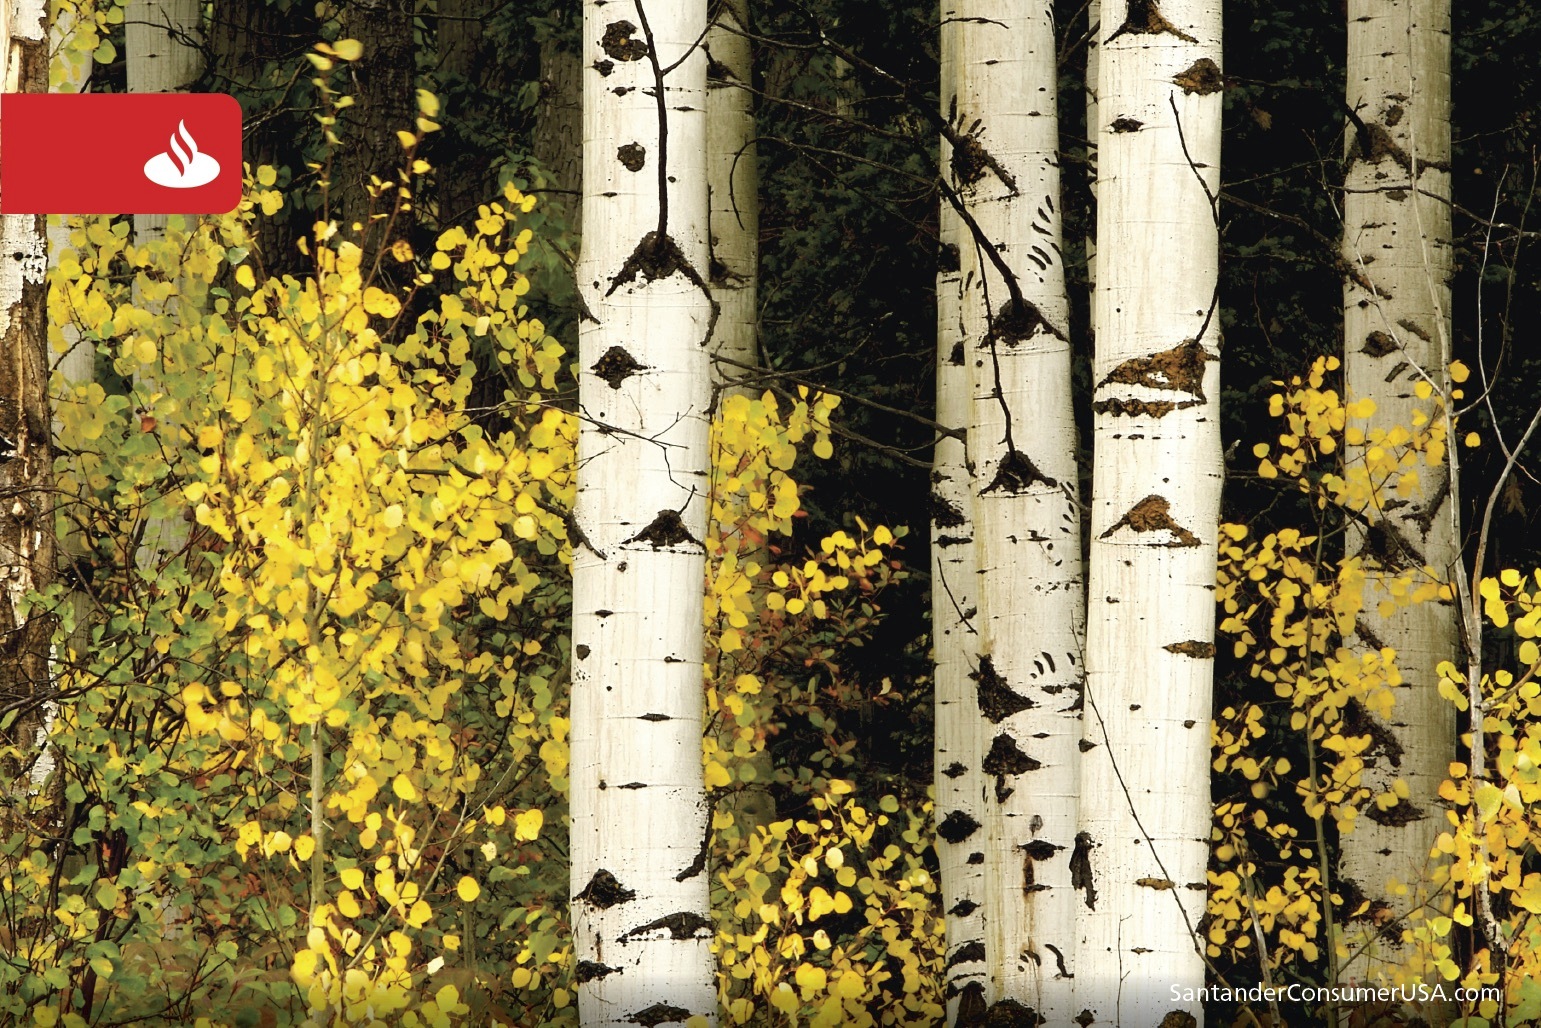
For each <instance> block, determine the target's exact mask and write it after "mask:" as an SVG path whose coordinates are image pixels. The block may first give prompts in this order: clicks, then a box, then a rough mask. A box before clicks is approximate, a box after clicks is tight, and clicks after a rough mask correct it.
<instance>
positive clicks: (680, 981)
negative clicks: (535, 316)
mask: <svg viewBox="0 0 1541 1028" xmlns="http://www.w3.org/2000/svg"><path fill="white" fill-rule="evenodd" d="M706 26H707V10H706V2H705V0H674V2H670V3H662V2H656V0H655V2H648V0H637V2H635V3H633V4H614V3H600V2H596V0H590V2H588V3H586V4H585V5H584V26H583V52H582V56H581V59H582V61H583V64H584V72H583V75H584V140H585V147H584V168H583V182H584V207H585V210H584V219H583V220H584V224H586V225H588V226H589V227H590V230H589V233H588V236H587V238H585V240H584V243H583V252H582V257H581V259H580V263H579V268H578V285H579V289H580V291H581V293H582V296H583V300H584V302H585V306H586V307H587V310H588V312H589V314H590V315H591V318H585V319H584V321H583V323H582V328H581V332H580V336H579V355H580V359H579V364H580V366H581V374H580V378H579V404H580V407H581V414H580V418H581V420H580V425H581V428H580V432H579V437H578V467H579V480H578V497H577V501H576V506H575V509H574V517H573V524H574V533H573V542H574V547H573V637H572V643H573V657H574V659H573V683H572V770H571V774H570V782H571V811H572V867H571V875H572V879H571V880H572V915H573V936H574V945H575V949H576V955H577V959H578V964H577V973H576V980H577V982H578V1001H579V1016H580V1021H581V1023H582V1024H583V1025H584V1026H585V1028H592V1026H599V1025H615V1026H617V1028H620V1026H629V1025H632V1024H636V1023H642V1024H652V1023H658V1022H662V1021H684V1020H685V1019H686V1018H688V1017H690V1016H693V1015H700V1016H702V1017H705V1018H707V1019H708V1020H711V1021H715V1016H716V1014H715V1012H716V986H715V974H714V966H713V959H712V954H711V950H710V948H709V946H710V941H711V938H712V922H711V917H710V909H709V904H708V895H707V884H708V883H707V874H706V866H707V846H706V839H707V834H706V833H707V801H706V795H705V788H704V782H703V778H702V768H701V729H702V656H703V653H702V613H703V606H702V604H703V600H702V591H701V590H702V583H703V581H704V580H705V572H706V566H705V553H704V547H703V545H702V543H701V541H700V540H702V539H703V538H705V534H706V524H707V521H706V519H707V509H706V502H705V501H706V491H707V443H708V422H707V407H708V404H709V402H710V366H709V353H708V350H707V348H706V345H705V344H706V342H707V340H708V338H709V336H710V332H711V324H710V322H711V314H712V307H711V297H710V295H709V293H708V286H707V282H706V274H707V253H708V247H707V188H706V160H705V154H706V115H705V112H706V102H707V101H706V53H705V51H704V50H703V49H701V48H700V47H698V46H696V43H697V41H698V40H700V39H701V38H702V36H703V34H704V33H705V30H706ZM676 64H677V67H672V68H671V67H670V66H671V65H676ZM666 68H667V69H670V70H668V71H667V73H665V72H664V70H663V69H666ZM660 86H662V88H660Z"/></svg>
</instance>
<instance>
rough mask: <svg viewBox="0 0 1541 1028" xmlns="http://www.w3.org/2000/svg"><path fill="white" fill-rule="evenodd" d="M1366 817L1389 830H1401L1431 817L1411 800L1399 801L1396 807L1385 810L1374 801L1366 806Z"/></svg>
mask: <svg viewBox="0 0 1541 1028" xmlns="http://www.w3.org/2000/svg"><path fill="white" fill-rule="evenodd" d="M1364 816H1365V817H1367V818H1369V819H1370V820H1371V821H1374V822H1375V823H1376V824H1378V825H1383V826H1385V827H1387V828H1401V827H1402V826H1403V825H1410V824H1412V823H1413V822H1414V821H1422V820H1423V819H1424V818H1426V817H1428V816H1429V815H1428V814H1427V813H1425V812H1424V809H1423V808H1422V807H1420V806H1418V804H1416V803H1413V802H1411V801H1409V800H1398V801H1397V803H1396V805H1395V806H1392V807H1388V808H1386V809H1384V810H1383V809H1381V805H1380V804H1379V803H1376V802H1375V801H1374V800H1373V799H1372V800H1370V801H1369V802H1368V803H1366V804H1365V806H1364Z"/></svg>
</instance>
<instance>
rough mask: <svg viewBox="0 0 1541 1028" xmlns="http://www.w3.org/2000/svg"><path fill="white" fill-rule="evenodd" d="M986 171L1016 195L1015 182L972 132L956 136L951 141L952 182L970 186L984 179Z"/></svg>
mask: <svg viewBox="0 0 1541 1028" xmlns="http://www.w3.org/2000/svg"><path fill="white" fill-rule="evenodd" d="M986 171H990V172H994V174H995V177H996V178H998V179H1000V181H1001V184H1002V185H1003V186H1005V187H1006V188H1007V189H1009V190H1011V192H1012V193H1013V194H1015V193H1016V191H1017V180H1016V179H1015V178H1013V177H1012V175H1011V173H1010V172H1009V171H1007V170H1006V169H1005V168H1003V167H1002V166H1001V164H1000V162H999V161H997V160H996V159H995V158H994V157H992V156H991V155H990V151H989V150H986V149H985V146H984V144H983V143H981V142H980V141H979V137H978V136H976V135H974V134H973V133H972V132H970V133H969V134H967V135H964V134H961V133H960V134H958V135H956V136H955V137H954V138H953V140H952V177H953V181H954V182H956V183H958V185H959V186H972V185H973V184H974V183H976V182H978V181H979V180H980V179H982V178H984V177H985V172H986Z"/></svg>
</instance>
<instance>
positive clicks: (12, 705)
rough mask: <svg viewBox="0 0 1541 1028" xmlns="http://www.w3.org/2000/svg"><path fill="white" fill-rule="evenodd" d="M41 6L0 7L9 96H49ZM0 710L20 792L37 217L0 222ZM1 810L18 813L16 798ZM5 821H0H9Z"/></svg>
mask: <svg viewBox="0 0 1541 1028" xmlns="http://www.w3.org/2000/svg"><path fill="white" fill-rule="evenodd" d="M47 43H48V4H47V3H45V2H43V0H0V83H3V84H4V89H5V91H6V92H8V93H42V92H46V91H47V89H48V45H47ZM0 253H3V254H5V259H4V260H0V494H3V495H4V496H5V497H6V504H5V511H6V517H5V518H3V519H0V594H3V601H0V706H4V707H5V708H7V709H11V710H16V711H18V714H17V716H16V718H15V719H14V720H13V721H12V723H11V725H10V726H9V727H8V728H7V729H6V730H5V732H4V733H3V735H0V779H3V781H4V783H5V788H7V789H8V790H9V789H13V788H14V789H17V791H18V793H21V792H25V791H26V790H27V789H29V788H31V787H32V785H33V781H32V779H31V778H30V777H29V774H30V772H31V771H32V770H33V769H34V768H35V767H36V764H37V760H38V758H39V757H40V755H41V750H40V748H39V746H38V739H39V733H40V732H41V731H42V729H43V725H44V720H45V710H46V708H45V705H44V702H43V699H42V697H41V695H40V694H44V693H46V690H47V689H48V683H49V641H50V637H51V635H52V630H53V624H52V620H53V619H52V618H50V617H49V616H48V615H47V613H46V612H44V611H41V610H32V611H30V612H24V611H23V607H24V606H25V601H26V597H27V594H28V593H29V592H31V591H33V590H34V589H41V588H42V587H44V586H45V585H47V584H48V583H49V582H50V581H52V580H53V576H54V533H53V497H52V495H51V483H52V480H53V448H52V440H51V425H50V422H49V416H48V333H47V321H46V317H45V310H46V302H47V287H46V284H45V283H44V274H45V272H46V270H47V265H48V240H47V234H46V229H45V219H44V218H43V216H42V215H34V214H6V215H0ZM6 805H7V806H8V807H16V808H17V809H19V810H25V809H26V807H25V800H24V799H23V798H22V797H21V796H14V797H10V798H8V799H7V803H6ZM9 816H10V815H7V818H6V820H7V821H8V820H9Z"/></svg>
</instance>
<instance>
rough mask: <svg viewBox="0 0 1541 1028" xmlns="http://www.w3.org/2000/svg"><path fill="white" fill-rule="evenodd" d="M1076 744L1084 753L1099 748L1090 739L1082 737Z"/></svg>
mask: <svg viewBox="0 0 1541 1028" xmlns="http://www.w3.org/2000/svg"><path fill="white" fill-rule="evenodd" d="M1075 745H1076V749H1078V750H1080V751H1081V752H1082V753H1086V752H1088V751H1090V750H1094V749H1096V748H1097V744H1096V743H1094V742H1092V741H1091V740H1090V739H1082V740H1080V741H1079V742H1077V743H1076V744H1075Z"/></svg>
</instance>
